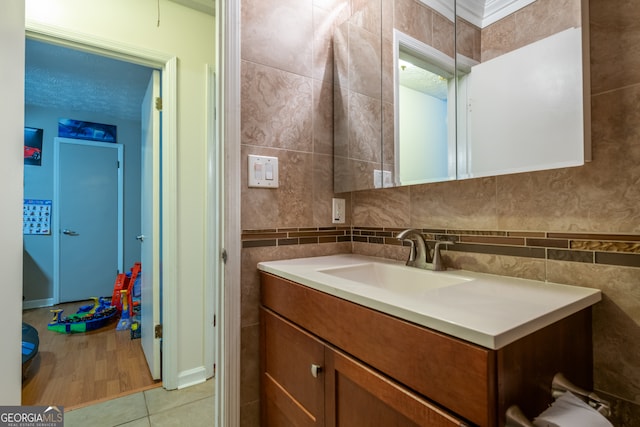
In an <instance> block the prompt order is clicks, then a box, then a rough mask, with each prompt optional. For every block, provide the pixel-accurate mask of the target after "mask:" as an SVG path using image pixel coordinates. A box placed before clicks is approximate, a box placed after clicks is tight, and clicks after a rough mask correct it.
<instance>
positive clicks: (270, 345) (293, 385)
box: [260, 308, 325, 427]
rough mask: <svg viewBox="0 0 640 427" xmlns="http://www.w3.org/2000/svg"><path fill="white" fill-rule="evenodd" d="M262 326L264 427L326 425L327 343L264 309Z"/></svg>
mask: <svg viewBox="0 0 640 427" xmlns="http://www.w3.org/2000/svg"><path fill="white" fill-rule="evenodd" d="M260 323H261V328H262V331H261V335H260V339H261V354H262V357H261V387H262V398H261V405H262V409H261V410H262V420H263V423H262V425H263V426H266V427H287V426H292V427H307V426H323V425H324V410H325V409H324V373H323V371H322V367H323V366H324V344H323V343H322V342H320V341H318V340H317V339H316V338H314V337H313V336H311V335H310V334H308V333H306V332H305V331H303V330H302V329H300V328H298V327H297V326H295V325H293V324H292V323H290V322H288V321H286V320H284V319H283V318H281V317H279V316H276V315H275V314H274V313H273V312H271V311H270V310H266V309H264V308H262V309H261V322H260ZM314 366H315V367H319V369H313V367H314Z"/></svg>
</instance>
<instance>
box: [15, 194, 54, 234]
mask: <svg viewBox="0 0 640 427" xmlns="http://www.w3.org/2000/svg"><path fill="white" fill-rule="evenodd" d="M22 214H23V222H22V234H51V200H34V199H24V208H23V210H22Z"/></svg>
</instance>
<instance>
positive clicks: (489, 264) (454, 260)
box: [442, 250, 546, 281]
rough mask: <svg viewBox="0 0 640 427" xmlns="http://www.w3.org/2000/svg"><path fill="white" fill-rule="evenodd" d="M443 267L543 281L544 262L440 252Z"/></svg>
mask: <svg viewBox="0 0 640 427" xmlns="http://www.w3.org/2000/svg"><path fill="white" fill-rule="evenodd" d="M442 255H443V259H444V265H446V266H447V267H450V268H455V269H458V270H468V271H475V272H478V273H488V274H498V275H500V276H508V277H518V278H521V279H530V280H541V281H544V280H545V274H546V270H545V261H544V260H541V259H533V258H521V257H514V256H505V255H491V254H477V253H471V252H466V253H465V252H456V251H453V250H451V251H448V250H445V251H443V252H442Z"/></svg>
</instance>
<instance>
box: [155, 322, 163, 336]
mask: <svg viewBox="0 0 640 427" xmlns="http://www.w3.org/2000/svg"><path fill="white" fill-rule="evenodd" d="M154 335H155V337H156V338H162V325H156V327H155V328H154Z"/></svg>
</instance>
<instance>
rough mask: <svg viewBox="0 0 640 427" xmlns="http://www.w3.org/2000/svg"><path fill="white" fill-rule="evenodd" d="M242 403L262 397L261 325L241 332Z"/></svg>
mask: <svg viewBox="0 0 640 427" xmlns="http://www.w3.org/2000/svg"><path fill="white" fill-rule="evenodd" d="M240 340H241V341H240V405H243V404H245V403H249V402H253V401H255V400H258V399H260V325H259V324H256V325H251V326H245V327H243V328H242V329H241V332H240Z"/></svg>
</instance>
